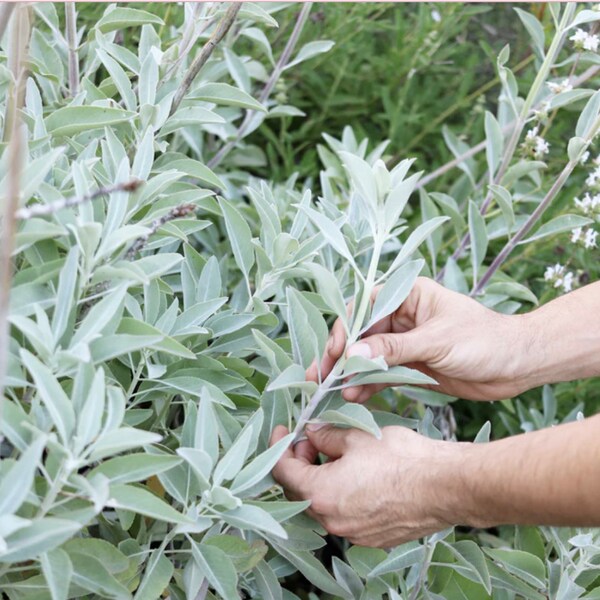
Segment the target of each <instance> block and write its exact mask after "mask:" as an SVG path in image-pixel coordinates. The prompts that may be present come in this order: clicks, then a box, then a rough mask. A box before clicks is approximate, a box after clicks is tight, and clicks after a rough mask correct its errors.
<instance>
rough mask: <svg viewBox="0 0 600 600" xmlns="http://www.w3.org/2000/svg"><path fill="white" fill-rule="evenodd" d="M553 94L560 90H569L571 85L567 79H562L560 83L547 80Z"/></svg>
mask: <svg viewBox="0 0 600 600" xmlns="http://www.w3.org/2000/svg"><path fill="white" fill-rule="evenodd" d="M546 85H547V86H548V87H549V88H550V91H551V92H552V93H553V94H560V93H561V92H570V91H571V90H572V89H573V86H572V85H571V84H570V83H569V80H568V79H563V80H562V81H561V82H560V83H557V82H556V81H548V83H547V84H546Z"/></svg>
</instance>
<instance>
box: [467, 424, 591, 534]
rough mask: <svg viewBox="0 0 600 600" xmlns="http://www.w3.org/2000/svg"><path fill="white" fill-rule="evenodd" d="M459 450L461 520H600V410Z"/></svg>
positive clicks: (586, 523) (588, 523) (478, 523)
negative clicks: (573, 421) (548, 426)
mask: <svg viewBox="0 0 600 600" xmlns="http://www.w3.org/2000/svg"><path fill="white" fill-rule="evenodd" d="M460 454H461V455H462V456H461V460H462V465H460V467H459V468H460V471H459V472H460V475H457V481H458V485H457V486H456V490H457V493H455V499H456V504H455V511H456V512H457V516H458V519H459V521H462V522H464V523H465V524H470V525H473V526H478V527H487V526H493V525H499V524H518V525H527V524H529V525H533V524H535V525H556V526H561V525H565V526H590V527H597V526H600V501H599V499H600V415H597V416H595V417H591V418H589V419H586V420H584V421H581V422H576V423H569V424H566V425H560V426H557V427H554V428H551V429H544V430H541V431H536V432H532V433H527V434H522V435H518V436H514V437H511V438H507V439H503V440H499V441H495V442H491V443H489V444H469V445H464V446H463V448H462V450H461V452H460ZM461 507H462V508H461ZM461 510H462V511H464V512H463V513H462V514H461V512H460V511H461Z"/></svg>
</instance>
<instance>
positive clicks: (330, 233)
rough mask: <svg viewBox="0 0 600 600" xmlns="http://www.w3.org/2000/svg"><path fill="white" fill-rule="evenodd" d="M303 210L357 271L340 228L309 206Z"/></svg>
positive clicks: (327, 240)
mask: <svg viewBox="0 0 600 600" xmlns="http://www.w3.org/2000/svg"><path fill="white" fill-rule="evenodd" d="M301 209H302V210H303V211H304V212H305V213H306V214H307V215H308V217H309V219H310V220H311V221H312V222H313V223H314V224H315V226H316V227H317V229H318V230H319V232H320V233H321V235H322V236H323V237H324V238H325V241H326V242H327V243H328V244H329V245H330V246H331V247H332V248H333V249H334V250H335V251H336V252H337V253H338V254H340V255H341V256H343V257H344V258H345V259H347V260H348V261H349V262H350V264H351V265H352V266H353V267H354V268H355V269H356V268H357V267H356V264H355V262H354V258H353V256H352V254H351V252H350V249H349V248H348V245H347V244H346V240H345V239H344V236H343V235H342V232H341V231H340V229H339V227H338V226H337V225H336V224H335V223H334V222H333V221H332V220H331V219H329V218H328V217H326V216H325V215H324V214H322V213H320V212H318V211H316V210H315V209H314V208H310V207H309V206H301Z"/></svg>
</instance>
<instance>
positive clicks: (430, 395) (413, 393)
mask: <svg viewBox="0 0 600 600" xmlns="http://www.w3.org/2000/svg"><path fill="white" fill-rule="evenodd" d="M400 391H401V392H402V394H403V395H404V396H406V397H407V398H410V399H411V400H415V401H416V402H420V403H422V404H425V405H427V406H446V405H447V404H449V403H450V402H454V400H456V398H455V397H454V396H449V395H448V394H443V393H441V392H436V391H435V390H428V389H425V388H420V387H408V386H406V387H402V388H400Z"/></svg>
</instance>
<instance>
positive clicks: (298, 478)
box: [270, 425, 318, 498]
mask: <svg viewBox="0 0 600 600" xmlns="http://www.w3.org/2000/svg"><path fill="white" fill-rule="evenodd" d="M287 433H288V429H287V427H284V426H283V425H278V426H277V427H275V429H274V430H273V433H272V434H271V440H270V445H271V446H272V445H273V444H274V443H276V442H277V441H279V440H280V439H281V438H283V437H285V436H286V435H287ZM316 456H317V451H316V449H315V448H314V447H313V446H312V444H311V442H310V441H308V442H300V443H299V444H298V445H297V446H296V448H293V447H292V446H290V447H289V448H288V449H287V450H286V451H285V452H284V454H283V456H282V457H281V458H280V459H279V461H278V463H277V464H276V465H275V467H274V468H273V477H274V478H275V481H277V483H279V484H280V485H282V486H283V487H284V488H285V489H286V492H287V493H288V494H289V496H290V497H295V498H306V497H308V496H310V493H311V492H310V490H311V486H310V482H311V480H312V478H313V477H314V473H315V470H316V469H317V468H318V467H316V466H315V465H313V464H312V463H313V461H314V459H315V458H316ZM311 457H312V458H311Z"/></svg>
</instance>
